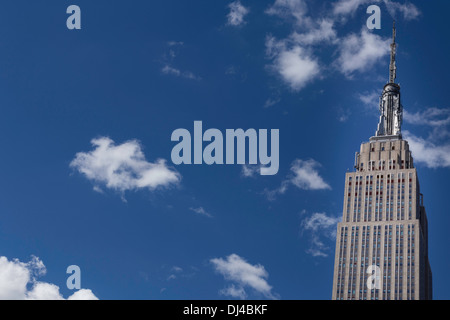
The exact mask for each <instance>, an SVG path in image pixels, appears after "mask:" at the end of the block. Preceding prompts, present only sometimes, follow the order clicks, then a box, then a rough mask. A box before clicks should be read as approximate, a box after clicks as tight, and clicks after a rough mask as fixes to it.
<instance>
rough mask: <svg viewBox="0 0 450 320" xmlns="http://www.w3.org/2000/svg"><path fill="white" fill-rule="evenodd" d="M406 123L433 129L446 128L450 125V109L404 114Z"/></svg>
mask: <svg viewBox="0 0 450 320" xmlns="http://www.w3.org/2000/svg"><path fill="white" fill-rule="evenodd" d="M403 119H404V120H405V122H408V123H411V124H416V125H428V126H432V127H436V126H445V125H448V124H450V108H447V109H440V108H434V107H432V108H428V109H425V110H423V111H419V112H416V113H409V112H408V111H407V110H405V111H404V112H403Z"/></svg>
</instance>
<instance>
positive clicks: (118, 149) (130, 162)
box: [70, 137, 181, 193]
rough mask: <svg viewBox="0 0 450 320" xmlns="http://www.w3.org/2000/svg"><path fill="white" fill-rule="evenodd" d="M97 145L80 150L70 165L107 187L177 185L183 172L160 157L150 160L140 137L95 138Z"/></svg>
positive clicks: (93, 143)
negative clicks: (90, 148)
mask: <svg viewBox="0 0 450 320" xmlns="http://www.w3.org/2000/svg"><path fill="white" fill-rule="evenodd" d="M91 143H92V146H93V147H94V149H93V150H92V151H89V152H78V153H77V154H76V155H75V158H74V159H73V160H72V162H71V163H70V167H72V168H74V169H76V170H77V171H78V172H80V173H81V174H83V175H84V176H85V177H86V178H87V179H88V180H91V181H93V182H94V184H95V187H97V188H100V187H102V186H103V187H106V188H109V189H113V190H116V191H120V192H121V193H123V192H125V191H127V190H137V189H144V188H145V189H149V190H154V189H156V188H160V187H169V186H172V185H176V184H178V183H179V182H180V180H181V175H180V174H179V173H178V172H177V171H176V170H174V169H171V168H169V167H168V166H167V165H166V161H165V160H163V159H158V160H156V162H153V163H152V162H148V161H147V160H146V159H145V156H144V153H143V152H142V149H141V145H140V144H139V142H138V141H137V140H131V141H127V142H124V143H122V144H119V145H116V144H115V143H114V141H113V140H111V139H110V138H107V137H100V138H96V139H93V140H92V141H91Z"/></svg>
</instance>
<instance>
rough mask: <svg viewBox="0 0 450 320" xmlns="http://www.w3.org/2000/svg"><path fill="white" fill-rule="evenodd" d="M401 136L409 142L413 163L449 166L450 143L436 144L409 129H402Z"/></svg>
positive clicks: (433, 166) (440, 166)
mask: <svg viewBox="0 0 450 320" xmlns="http://www.w3.org/2000/svg"><path fill="white" fill-rule="evenodd" d="M403 137H404V139H405V140H407V141H408V143H409V147H410V149H411V151H412V156H413V159H414V162H415V163H423V164H425V165H426V166H427V167H429V168H442V167H450V144H444V145H436V144H435V143H433V142H432V141H431V139H423V138H421V137H417V136H415V135H414V134H412V133H411V132H409V131H404V132H403Z"/></svg>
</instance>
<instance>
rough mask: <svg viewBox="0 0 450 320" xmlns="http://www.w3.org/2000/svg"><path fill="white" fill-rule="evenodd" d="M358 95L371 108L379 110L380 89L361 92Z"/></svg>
mask: <svg viewBox="0 0 450 320" xmlns="http://www.w3.org/2000/svg"><path fill="white" fill-rule="evenodd" d="M357 97H358V99H359V100H361V102H362V103H363V104H364V105H366V106H367V107H368V108H369V110H379V106H380V94H379V93H378V91H372V92H364V93H359V94H358V95H357Z"/></svg>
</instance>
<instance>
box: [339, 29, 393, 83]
mask: <svg viewBox="0 0 450 320" xmlns="http://www.w3.org/2000/svg"><path fill="white" fill-rule="evenodd" d="M390 42H391V39H382V38H381V37H380V36H378V35H376V34H374V33H371V32H369V31H368V30H367V28H365V27H363V28H362V30H361V32H360V33H359V34H354V33H352V34H350V35H348V36H346V37H344V38H343V39H342V40H341V41H340V42H339V45H338V46H339V48H338V52H339V57H338V59H337V60H336V64H337V68H338V70H339V71H341V72H342V73H343V74H344V75H346V76H347V77H351V76H352V75H353V74H354V73H355V72H363V71H367V70H368V69H370V68H371V67H372V66H373V65H374V64H375V63H376V62H378V61H380V60H381V59H382V58H383V57H385V56H387V55H388V54H389V52H390V47H389V44H390Z"/></svg>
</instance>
